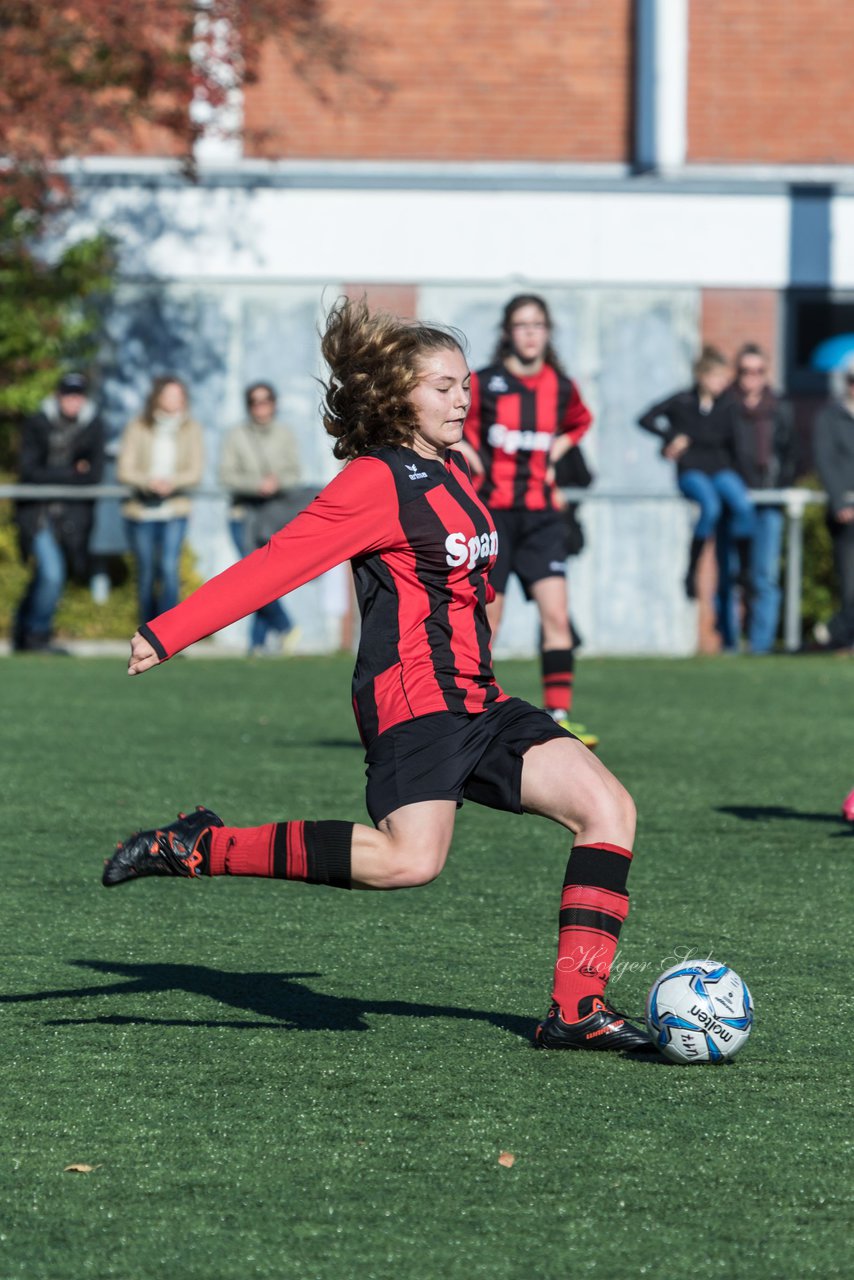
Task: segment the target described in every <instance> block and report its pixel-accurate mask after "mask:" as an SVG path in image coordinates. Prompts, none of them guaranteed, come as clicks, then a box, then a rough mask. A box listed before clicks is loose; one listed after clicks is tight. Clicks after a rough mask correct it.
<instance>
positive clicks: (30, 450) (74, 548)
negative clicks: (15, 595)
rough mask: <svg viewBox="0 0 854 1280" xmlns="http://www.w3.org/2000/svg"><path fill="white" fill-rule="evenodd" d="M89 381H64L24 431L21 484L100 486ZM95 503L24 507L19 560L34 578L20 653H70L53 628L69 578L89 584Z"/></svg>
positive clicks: (97, 426)
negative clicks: (25, 560) (55, 638)
mask: <svg viewBox="0 0 854 1280" xmlns="http://www.w3.org/2000/svg"><path fill="white" fill-rule="evenodd" d="M88 393H89V383H88V379H87V378H86V377H85V376H84V375H83V374H82V373H67V374H65V375H64V377H63V378H62V379H61V380H60V383H59V386H58V387H57V392H56V395H55V396H51V397H49V398H48V399H47V400H45V402H44V404H43V405H42V408H41V411H40V412H39V413H37V414H35V415H34V416H33V417H31V418H28V419H27V421H26V422H25V423H24V427H23V434H22V438H21V455H20V466H19V479H20V482H21V484H32V485H93V484H100V482H101V478H102V476H103V470H104V429H103V424H102V422H101V419H100V417H99V414H98V408H97V405H96V404H95V402H94V401H93V400H91V399H90V398H89V394H88ZM93 505H94V504H93V503H92V502H90V501H87V500H83V499H80V500H71V501H63V500H56V499H50V500H47V501H41V500H38V499H35V500H22V501H20V502H19V503H18V505H17V508H16V512H15V518H16V522H17V525H18V535H19V539H20V544H21V553H22V555H23V556H25V557H30V556H31V557H32V560H33V573H32V577H31V578H30V581H29V583H28V585H27V589H26V592H25V594H24V597H23V599H22V600H21V602H20V604H19V606H18V610H17V614H16V618H15V628H14V635H13V647H14V648H15V649H16V650H18V651H28V652H40V653H65V652H66V650H64V649H61V648H59V647H58V646H56V645H55V644H54V643H53V620H54V614H55V613H56V609H57V606H58V605H59V602H60V599H61V598H62V593H63V591H64V589H65V584H66V582H67V580H68V577H69V575H70V576H71V577H73V578H75V579H77V580H79V581H85V579H86V577H87V572H88V559H89V534H90V531H91V528H92V511H93Z"/></svg>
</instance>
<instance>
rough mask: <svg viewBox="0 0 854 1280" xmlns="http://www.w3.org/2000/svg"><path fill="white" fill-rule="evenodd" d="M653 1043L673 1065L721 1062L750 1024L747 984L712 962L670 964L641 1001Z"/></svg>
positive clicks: (742, 1039)
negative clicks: (676, 1063)
mask: <svg viewBox="0 0 854 1280" xmlns="http://www.w3.org/2000/svg"><path fill="white" fill-rule="evenodd" d="M646 1025H647V1030H648V1031H649V1034H650V1036H651V1037H652V1039H653V1041H654V1043H655V1045H656V1046H657V1048H658V1049H660V1051H661V1052H662V1053H663V1054H664V1055H665V1057H667V1058H671V1059H672V1060H673V1061H674V1062H682V1063H687V1062H726V1061H727V1060H728V1059H729V1058H732V1057H734V1055H735V1054H737V1053H738V1051H739V1049H740V1048H741V1047H742V1045H743V1044H744V1042H745V1041H746V1040H747V1037H748V1036H749V1035H750V1029H751V1027H752V1026H753V1001H752V1000H751V998H750V992H749V991H748V990H747V986H746V984H745V983H744V982H742V980H741V978H740V977H739V976H738V974H737V973H735V972H734V970H732V969H730V968H729V966H728V965H725V964H718V963H717V962H716V961H714V960H688V961H685V962H683V963H682V964H675V965H673V966H672V968H670V969H665V971H664V973H662V975H661V976H660V977H659V978H657V979H656V980H655V982H654V983H653V984H652V987H651V988H650V992H649V995H648V996H647V1000H646Z"/></svg>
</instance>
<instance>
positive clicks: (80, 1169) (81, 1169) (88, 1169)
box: [62, 1164, 101, 1173]
mask: <svg viewBox="0 0 854 1280" xmlns="http://www.w3.org/2000/svg"><path fill="white" fill-rule="evenodd" d="M100 1167H101V1166H100V1165H99V1164H67V1165H66V1166H65V1168H64V1169H63V1171H62V1172H63V1173H94V1171H95V1170H96V1169H100Z"/></svg>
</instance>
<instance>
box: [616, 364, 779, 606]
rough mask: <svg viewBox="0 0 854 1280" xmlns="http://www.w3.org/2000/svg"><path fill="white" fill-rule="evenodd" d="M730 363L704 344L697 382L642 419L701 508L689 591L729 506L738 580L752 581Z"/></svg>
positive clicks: (748, 508)
mask: <svg viewBox="0 0 854 1280" xmlns="http://www.w3.org/2000/svg"><path fill="white" fill-rule="evenodd" d="M729 380H730V372H729V365H728V364H727V361H726V359H725V357H724V356H723V355H721V353H720V351H718V350H717V349H716V348H715V347H704V348H703V351H702V354H701V355H700V357H699V359H698V360H697V361H695V363H694V385H693V386H692V387H689V388H688V390H686V391H679V392H677V393H676V395H674V396H670V397H669V399H667V400H662V401H661V402H660V403H659V404H654V405H653V406H652V407H651V408H649V409H647V411H646V413H644V414H642V416H641V417H640V418H639V419H638V425H639V426H641V427H643V429H644V431H650V432H652V434H653V435H656V436H658V437H659V439H660V440H661V441H662V442H663V447H662V453H663V454H664V457H665V458H670V459H671V460H672V461H673V462H675V463H676V472H677V483H678V485H679V491H680V493H682V494H684V495H685V497H686V498H690V499H691V501H692V502H696V503H697V505H698V506H699V508H700V514H699V516H698V518H697V523H696V525H695V526H694V530H693V533H692V536H691V545H690V548H689V553H688V572H687V573H686V575H685V594H686V595H687V596H688V599H689V600H693V599H695V598H696V595H697V583H696V576H697V565H698V564H699V561H700V555H701V553H702V551H703V548H704V547H705V545H706V542H707V540H708V539H709V538H711V537H712V536H713V535H714V534H715V532H716V531H717V527H718V523H719V521H720V519H721V517H722V515H723V513H724V510H726V512H727V514H728V516H729V521H730V530H731V533H732V537H733V539H734V541H735V546H736V549H737V551H738V556H739V582H740V584H741V586H742V587H745V588H746V587H748V586H749V582H750V555H751V540H752V538H753V520H754V509H753V503H752V502H751V501H750V496H749V494H748V492H747V488H746V486H745V484H744V481H743V480H742V478H741V476H740V475H738V473H737V472H736V471H735V468H734V461H735V458H734V448H733V438H732V430H733V429H732V417H731V414H730V411H729V407H728V405H727V403H726V401H725V400H724V398H723V392H724V390H725V388H726V386H727V384H728V383H729Z"/></svg>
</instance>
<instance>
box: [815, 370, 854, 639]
mask: <svg viewBox="0 0 854 1280" xmlns="http://www.w3.org/2000/svg"><path fill="white" fill-rule="evenodd" d="M835 384H836V385H835V391H836V396H835V398H834V399H833V400H831V401H830V403H829V404H827V405H825V407H824V408H823V409H822V410H821V411H820V413H819V415H818V418H817V419H816V424H815V435H814V437H813V450H814V455H815V465H816V470H817V471H818V474H819V477H820V479H821V483H822V484H823V486H824V488H825V489H826V491H827V523H828V527H829V529H830V537H831V539H832V541H833V562H834V565H835V568H836V576H837V578H838V580H839V596H840V602H839V609H838V610H837V612H836V613H835V614H834V615H833V617H832V618H831V619H830V621H829V622H828V623H824V624H822V623H820V624H819V625H818V627H816V632H815V635H816V639H817V640H818V641H819V643H820V644H821V645H823V646H824V647H825V648H828V649H851V648H854V357H851V358H849V360H848V362H847V363H846V365H845V366H844V367H843V368H842V369H841V370H840V371H839V372H838V374H837V375H836V378H835Z"/></svg>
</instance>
